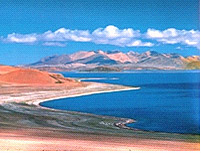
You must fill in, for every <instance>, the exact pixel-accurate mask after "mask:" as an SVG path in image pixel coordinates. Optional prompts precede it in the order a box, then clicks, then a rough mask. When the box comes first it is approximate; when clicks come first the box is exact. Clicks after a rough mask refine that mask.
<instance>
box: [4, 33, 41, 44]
mask: <svg viewBox="0 0 201 153" xmlns="http://www.w3.org/2000/svg"><path fill="white" fill-rule="evenodd" d="M6 41H7V42H14V43H34V42H36V41H37V36H36V34H27V35H22V34H15V33H12V34H9V35H8V36H7V38H6Z"/></svg>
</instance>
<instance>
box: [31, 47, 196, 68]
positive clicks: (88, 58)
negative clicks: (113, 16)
mask: <svg viewBox="0 0 201 153" xmlns="http://www.w3.org/2000/svg"><path fill="white" fill-rule="evenodd" d="M199 61H200V57H199V56H189V57H183V56H181V55H179V54H176V53H170V54H165V53H158V52H155V51H147V52H144V53H138V52H133V51H130V52H127V53H123V52H121V51H102V50H98V51H80V52H77V53H74V54H71V55H60V56H58V55H54V56H49V57H45V58H43V59H41V60H40V61H38V62H36V63H33V64H30V65H28V66H29V67H35V68H39V69H45V70H63V71H65V70H86V69H87V70H88V69H94V68H96V67H100V66H107V67H111V68H118V69H121V70H136V69H137V70H140V69H165V70H167V69H199V66H198V64H196V65H195V64H191V66H188V65H189V63H192V62H193V63H199ZM194 65H195V66H194Z"/></svg>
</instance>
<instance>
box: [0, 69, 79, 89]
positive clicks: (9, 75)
mask: <svg viewBox="0 0 201 153" xmlns="http://www.w3.org/2000/svg"><path fill="white" fill-rule="evenodd" d="M0 83H1V84H29V85H34V84H37V85H38V84H40V85H56V84H68V85H70V84H73V83H76V81H75V80H73V79H67V78H64V77H63V76H62V75H61V74H56V73H48V72H44V71H39V70H36V69H25V68H16V67H10V66H0Z"/></svg>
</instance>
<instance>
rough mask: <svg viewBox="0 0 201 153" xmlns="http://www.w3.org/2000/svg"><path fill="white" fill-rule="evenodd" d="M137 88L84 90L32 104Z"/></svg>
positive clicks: (137, 88)
mask: <svg viewBox="0 0 201 153" xmlns="http://www.w3.org/2000/svg"><path fill="white" fill-rule="evenodd" d="M139 89H140V87H127V88H125V89H114V90H105V91H95V92H86V93H82V94H75V95H68V96H61V97H56V98H49V99H44V100H40V101H35V102H32V104H34V105H37V106H41V105H40V103H43V102H46V101H52V100H58V99H65V98H73V97H81V96H88V95H93V94H101V93H110V92H121V91H129V90H139ZM46 108H48V107H46ZM55 110H58V109H55Z"/></svg>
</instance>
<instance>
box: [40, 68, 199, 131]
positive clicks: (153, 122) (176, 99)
mask: <svg viewBox="0 0 201 153" xmlns="http://www.w3.org/2000/svg"><path fill="white" fill-rule="evenodd" d="M62 74H63V75H64V76H66V77H73V78H88V80H86V81H95V82H104V83H113V84H120V85H129V86H139V87H141V89H140V90H132V91H121V92H113V93H102V94H94V95H88V96H81V97H74V98H66V99H60V100H52V101H48V102H44V103H42V104H41V105H42V106H45V107H50V108H55V109H62V110H71V111H79V112H86V113H93V114H97V115H109V116H116V117H125V118H131V119H134V120H136V121H137V122H136V123H132V124H129V125H128V126H130V127H133V128H137V129H142V130H148V131H160V132H171V133H191V134H199V133H200V72H199V71H134V72H132V73H73V72H63V73H62Z"/></svg>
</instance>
